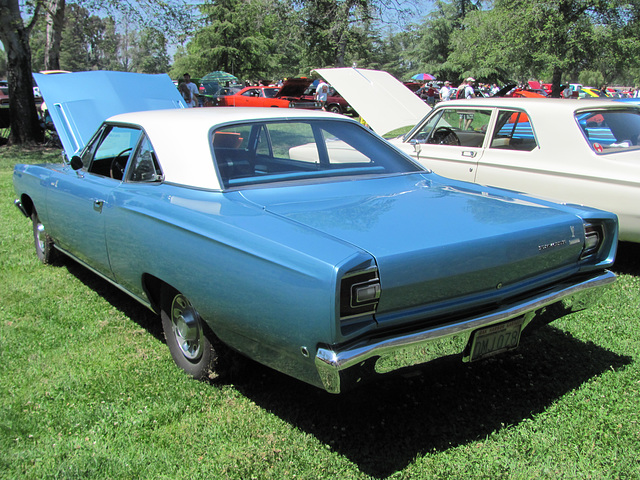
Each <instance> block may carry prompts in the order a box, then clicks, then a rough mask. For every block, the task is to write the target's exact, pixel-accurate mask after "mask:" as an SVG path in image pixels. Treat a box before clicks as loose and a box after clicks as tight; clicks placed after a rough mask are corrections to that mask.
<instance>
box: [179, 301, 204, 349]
mask: <svg viewBox="0 0 640 480" xmlns="http://www.w3.org/2000/svg"><path fill="white" fill-rule="evenodd" d="M171 325H172V328H173V335H174V337H175V339H176V342H177V343H178V346H179V347H180V350H182V354H183V355H184V356H185V358H187V359H189V360H197V359H198V358H200V355H201V354H202V352H201V344H202V338H203V333H202V326H201V324H200V316H199V315H198V312H197V311H196V309H195V308H193V305H191V302H189V300H187V298H186V297H185V296H184V295H176V297H175V298H174V299H173V303H172V305H171Z"/></svg>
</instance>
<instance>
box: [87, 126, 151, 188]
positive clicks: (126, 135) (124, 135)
mask: <svg viewBox="0 0 640 480" xmlns="http://www.w3.org/2000/svg"><path fill="white" fill-rule="evenodd" d="M140 135H141V131H140V130H138V129H137V128H131V127H120V126H113V125H107V126H106V127H105V128H104V129H103V130H102V133H101V134H100V135H99V136H97V137H96V138H95V139H94V143H93V145H90V146H89V148H87V150H86V153H85V154H84V155H83V158H82V161H83V163H84V164H85V165H88V167H87V171H88V172H89V173H93V174H96V175H102V176H104V177H111V178H113V179H115V180H122V178H123V176H124V171H125V169H126V167H127V163H128V161H129V157H130V156H131V153H132V151H133V149H134V147H135V146H136V144H137V143H138V139H139V138H140Z"/></svg>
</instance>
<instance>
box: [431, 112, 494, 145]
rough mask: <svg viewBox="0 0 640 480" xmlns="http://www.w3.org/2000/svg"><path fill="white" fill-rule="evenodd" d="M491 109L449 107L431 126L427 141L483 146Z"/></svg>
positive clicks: (439, 143) (441, 143) (440, 143)
mask: <svg viewBox="0 0 640 480" xmlns="http://www.w3.org/2000/svg"><path fill="white" fill-rule="evenodd" d="M490 120H491V110H479V109H474V108H447V109H445V110H444V112H443V113H442V115H441V116H440V117H439V118H438V119H437V121H436V122H434V123H433V124H429V123H430V122H429V123H428V124H427V125H426V127H428V128H429V131H428V132H425V133H426V134H427V138H426V143H431V144H437V145H454V146H462V147H477V148H479V147H482V144H483V143H484V137H485V135H486V133H487V127H488V125H489V121H490Z"/></svg>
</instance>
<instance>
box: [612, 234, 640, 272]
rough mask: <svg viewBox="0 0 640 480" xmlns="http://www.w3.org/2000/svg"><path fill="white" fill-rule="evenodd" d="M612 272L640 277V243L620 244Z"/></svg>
mask: <svg viewBox="0 0 640 480" xmlns="http://www.w3.org/2000/svg"><path fill="white" fill-rule="evenodd" d="M612 270H613V271H614V272H615V273H619V274H628V275H635V276H640V243H631V242H619V243H618V254H617V255H616V263H615V264H614V265H613V268H612Z"/></svg>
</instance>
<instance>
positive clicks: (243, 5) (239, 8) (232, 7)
mask: <svg viewBox="0 0 640 480" xmlns="http://www.w3.org/2000/svg"><path fill="white" fill-rule="evenodd" d="M200 10H201V13H202V15H203V16H204V22H205V26H204V27H203V28H201V29H199V30H198V31H197V32H196V33H195V35H194V37H193V39H192V40H191V41H190V42H189V43H188V45H187V54H188V58H187V59H181V58H184V57H178V58H177V59H176V65H174V68H173V69H172V70H171V76H172V77H175V76H176V75H179V74H182V73H183V70H189V71H190V72H194V73H193V74H194V75H196V76H202V75H205V74H207V73H209V72H211V71H216V70H222V71H225V72H228V73H232V74H234V75H236V76H239V77H243V78H253V79H256V80H258V79H262V78H268V76H269V74H270V73H271V71H272V70H273V69H274V67H275V66H276V65H277V64H278V62H279V60H280V59H281V58H282V54H281V53H279V52H278V48H277V47H278V46H277V44H276V43H275V41H274V40H273V39H274V37H275V36H276V32H277V30H278V28H279V27H280V24H281V22H280V21H279V17H278V16H277V13H278V12H277V10H276V9H275V8H272V2H268V1H266V0H249V1H244V0H222V1H216V2H205V3H204V4H202V5H201V6H200Z"/></svg>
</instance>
